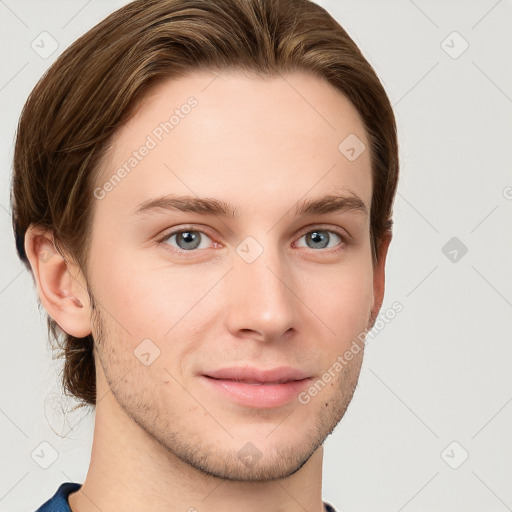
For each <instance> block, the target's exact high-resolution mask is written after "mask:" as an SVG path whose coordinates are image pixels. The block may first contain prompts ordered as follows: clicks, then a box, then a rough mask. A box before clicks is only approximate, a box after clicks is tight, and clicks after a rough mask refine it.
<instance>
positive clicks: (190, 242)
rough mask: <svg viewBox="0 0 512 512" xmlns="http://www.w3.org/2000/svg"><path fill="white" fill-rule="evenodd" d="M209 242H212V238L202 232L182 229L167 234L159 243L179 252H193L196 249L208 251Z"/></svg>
mask: <svg viewBox="0 0 512 512" xmlns="http://www.w3.org/2000/svg"><path fill="white" fill-rule="evenodd" d="M208 240H209V241H210V242H211V241H212V240H211V238H210V237H209V236H208V235H206V234H205V233H203V232H202V231H198V230H196V229H180V230H178V231H172V232H171V233H167V234H166V235H165V237H163V238H161V239H160V240H159V241H160V242H161V243H164V244H166V245H170V246H171V247H173V248H175V249H178V250H179V251H193V250H195V249H208V248H209V247H210V245H209V244H208Z"/></svg>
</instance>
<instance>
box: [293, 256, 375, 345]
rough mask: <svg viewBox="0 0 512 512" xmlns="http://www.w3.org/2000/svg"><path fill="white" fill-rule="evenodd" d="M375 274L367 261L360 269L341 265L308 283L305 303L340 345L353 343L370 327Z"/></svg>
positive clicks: (357, 266) (309, 279)
mask: <svg viewBox="0 0 512 512" xmlns="http://www.w3.org/2000/svg"><path fill="white" fill-rule="evenodd" d="M372 272H373V270H372V266H371V262H370V263H367V262H366V263H365V260H364V259H363V260H360V263H359V264H357V265H346V266H344V265H340V266H339V267H338V268H334V267H331V268H330V269H328V270H326V272H325V273H322V275H311V276H309V278H308V281H307V283H305V287H304V288H303V289H304V292H303V293H304V297H307V299H306V300H305V302H306V303H307V304H308V305H309V306H310V308H311V310H312V311H313V312H314V313H315V314H316V315H317V317H318V318H319V319H321V321H322V322H323V323H324V324H325V325H326V326H328V327H329V329H330V331H332V332H334V333H335V339H336V340H337V341H338V342H343V343H347V342H348V343H350V341H351V340H352V339H353V338H355V337H357V336H358V335H359V334H360V333H361V332H362V331H364V330H365V329H366V328H367V327H368V322H369V317H370V313H371V309H372V305H373V273H372ZM333 339H334V338H333Z"/></svg>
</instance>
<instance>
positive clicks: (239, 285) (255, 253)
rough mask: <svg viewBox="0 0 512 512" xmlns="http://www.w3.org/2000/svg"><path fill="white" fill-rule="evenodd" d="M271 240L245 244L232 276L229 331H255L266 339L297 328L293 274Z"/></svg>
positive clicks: (237, 257) (235, 260) (278, 248)
mask: <svg viewBox="0 0 512 512" xmlns="http://www.w3.org/2000/svg"><path fill="white" fill-rule="evenodd" d="M260 239H262V238H261V237H260ZM271 240H272V236H266V237H265V239H264V241H263V243H260V242H259V241H257V240H256V239H255V238H253V237H247V238H246V239H245V240H243V241H242V242H241V243H240V244H239V245H238V246H237V248H236V255H235V258H234V269H233V271H232V272H230V279H231V281H232V282H231V283H230V288H231V290H232V295H231V299H230V302H229V312H228V318H229V327H230V329H231V330H233V331H240V330H251V331H256V332H258V333H259V334H260V335H261V336H262V337H263V338H265V339H269V338H272V337H275V336H280V335H281V334H284V333H285V332H286V331H288V330H289V329H290V328H291V327H296V319H297V318H298V316H297V315H298V313H297V311H296V310H297V307H298V305H297V304H298V303H297V299H296V297H295V296H294V293H293V288H294V284H293V282H292V280H293V275H292V272H290V267H289V266H288V264H287V262H286V255H284V254H283V253H282V251H281V249H280V247H279V246H278V244H277V243H275V242H271Z"/></svg>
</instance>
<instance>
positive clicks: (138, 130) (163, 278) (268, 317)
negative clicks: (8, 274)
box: [25, 71, 390, 512]
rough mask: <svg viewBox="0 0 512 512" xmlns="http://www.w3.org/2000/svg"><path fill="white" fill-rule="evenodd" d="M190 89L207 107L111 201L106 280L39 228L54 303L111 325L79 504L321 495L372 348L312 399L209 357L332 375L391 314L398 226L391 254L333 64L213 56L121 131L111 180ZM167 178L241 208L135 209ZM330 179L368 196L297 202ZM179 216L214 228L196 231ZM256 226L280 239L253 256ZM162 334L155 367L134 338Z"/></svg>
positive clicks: (288, 502) (103, 334)
mask: <svg viewBox="0 0 512 512" xmlns="http://www.w3.org/2000/svg"><path fill="white" fill-rule="evenodd" d="M283 78H285V79H283ZM212 80H213V81H212ZM290 85H293V88H292V87H290ZM294 89H296V90H297V91H300V94H298V93H297V92H296V91H295V90H294ZM190 96H194V97H195V98H196V99H197V101H198V104H197V106H196V107H195V108H194V109H193V110H192V111H191V112H190V113H189V114H188V115H187V116H185V117H184V118H183V119H180V122H179V125H178V126H176V127H175V128H174V129H173V130H172V132H171V133H169V134H167V135H166V136H165V137H164V138H163V140H162V141H161V142H159V143H158V145H157V146H156V147H155V148H154V149H151V151H150V152H149V154H148V155H147V156H146V157H145V158H143V159H142V160H141V161H140V163H138V165H137V166H136V168H134V169H133V170H132V171H131V172H130V174H128V175H127V176H126V177H125V178H124V179H123V180H122V181H121V182H120V183H118V184H117V185H116V186H115V187H113V189H112V190H111V191H110V192H108V193H107V194H106V195H105V197H104V198H103V199H101V200H98V199H94V200H93V207H94V219H93V229H92V240H91V249H90V254H89V259H88V263H87V281H86V276H85V275H84V274H82V273H81V272H80V271H79V269H78V267H77V266H76V265H74V264H73V263H72V260H71V259H70V258H66V259H64V258H63V257H62V256H61V255H60V254H59V253H57V252H55V249H54V247H53V245H52V243H51V242H50V239H51V234H49V233H45V232H42V231H40V230H37V229H34V228H32V229H30V230H29V231H28V232H27V235H26V239H25V246H26V250H27V254H28V257H29V260H30V262H31V265H32V268H33V270H34V276H35V280H36V284H37V288H38V293H39V297H40V299H41V302H42V304H43V306H44V307H45V309H46V310H47V311H48V313H49V314H50V315H51V316H52V317H53V318H54V319H55V321H56V322H57V323H58V324H59V326H60V327H61V328H62V329H63V330H64V331H65V332H67V333H70V334H73V335H74V336H77V337H84V336H86V335H87V334H89V333H91V332H92V334H93V336H94V338H95V361H96V373H97V382H96V386H97V397H98V399H97V406H96V418H95V429H94V439H93V448H92V455H91V463H90V467H89V471H88V474H87V478H86V480H85V482H84V483H83V486H82V488H81V490H80V491H78V492H75V493H73V494H71V495H70V498H69V503H70V506H71V509H72V510H73V511H74V512H97V511H98V510H101V511H102V512H114V511H118V510H144V509H145V508H147V506H148V504H150V505H151V509H152V510H153V511H154V512H163V511H166V512H174V511H176V512H177V511H187V510H190V511H192V510H193V509H192V508H191V507H194V508H195V509H196V510H197V511H198V512H209V511H218V510H223V511H225V512H234V511H235V510H236V511H239V510H240V504H241V503H243V504H244V506H243V508H244V511H247V512H256V511H257V512H261V511H262V510H273V511H283V512H284V511H286V512H299V511H300V512H303V511H304V510H308V511H311V512H320V511H322V510H323V506H322V496H321V487H322V457H323V446H322V443H323V442H324V441H325V438H326V437H327V436H328V435H329V434H330V433H331V432H332V431H333V429H334V428H335V426H336V425H337V424H338V422H339V421H340V420H341V418H342V417H343V415H344V413H345V410H346V408H347V406H348V404H349V402H350V400H351V398H352V394H353V392H354V389H355V386H356V384H357V379H358V376H359V372H360V367H361V362H362V355H363V350H361V351H360V352H359V353H358V354H356V355H355V356H354V357H353V359H352V360H351V361H347V362H346V365H344V366H343V370H342V371H338V372H335V376H334V378H332V379H331V380H330V382H329V383H328V384H327V385H325V387H324V388H323V389H322V390H321V391H320V392H318V394H317V395H316V396H313V397H311V400H310V401H309V402H308V403H307V404H303V403H301V402H300V401H299V400H297V399H293V400H291V401H289V402H287V403H285V404H284V405H281V406H279V407H273V408H255V407H250V406H246V405H245V406H244V405H240V404H238V403H234V402H233V401H232V400H230V399H229V398H227V397H226V396H224V395H222V394H220V393H218V392H216V391H215V390H213V389H211V388H210V387H209V386H207V385H206V384H205V382H204V379H203V378H201V373H202V372H205V371H207V370H212V369H219V368H223V367H228V366H245V365H250V366H254V367H257V368H262V369H269V368H275V367H277V366H283V365H284V366H292V367H294V368H299V369H301V370H304V371H306V372H307V373H308V374H309V375H310V376H311V378H312V381H313V382H315V381H317V380H318V379H320V378H321V376H322V375H323V374H324V372H326V371H328V370H329V368H332V367H333V364H334V363H335V361H336V360H337V358H338V356H340V355H342V354H343V353H344V352H345V351H346V350H347V349H348V348H349V347H350V345H351V343H352V341H353V340H354V339H356V338H357V336H358V335H359V334H360V333H361V332H363V331H364V330H365V329H366V328H368V327H369V326H370V325H371V321H372V319H374V318H375V317H376V316H377V314H378V311H379V309H380V307H381V304H382V300H383V296H384V267H385V260H386V254H387V249H388V245H389V242H390V236H387V237H385V238H384V239H383V240H382V245H381V250H380V259H379V261H378V262H377V263H376V264H375V265H373V264H372V252H371V245H370V235H369V226H370V224H369V223H370V218H369V212H370V205H371V197H372V178H371V171H370V154H369V150H368V149H366V150H365V151H364V152H363V153H362V154H361V155H360V156H359V157H358V158H357V159H356V160H355V161H349V160H348V159H347V158H346V157H345V156H344V155H343V154H342V153H341V152H340V151H339V150H338V145H339V144H340V142H341V141H342V140H343V139H344V138H345V137H347V136H348V135H349V134H355V135H356V136H357V137H358V138H359V139H360V140H361V141H363V143H364V144H365V145H366V147H367V148H368V140H367V136H366V134H365V131H364V127H363V124H362V121H361V118H360V117H359V115H358V113H357V111H356V109H355V108H354V107H353V106H352V105H351V104H350V102H349V101H348V100H347V99H345V98H344V97H343V96H342V95H341V94H340V93H339V92H337V91H336V90H335V89H334V88H332V87H331V86H330V85H329V84H328V83H327V82H325V81H324V80H322V79H320V78H317V77H314V76H311V75H309V74H305V73H302V72H293V73H286V74H283V77H276V78H271V79H265V80H263V79H261V78H255V77H251V76H247V75H244V74H241V73H238V72H236V73H222V74H219V75H218V76H216V75H215V74H213V73H210V72H206V71H203V72H196V73H193V74H190V75H188V76H186V77H181V78H179V79H174V80H170V81H166V82H164V83H161V84H159V85H158V86H157V87H156V88H155V89H154V90H152V91H151V93H150V94H149V95H148V96H147V97H146V98H145V99H144V101H143V103H142V105H141V106H140V108H139V109H138V111H137V114H136V115H135V116H134V117H133V118H132V119H130V120H129V121H128V122H127V123H126V124H125V125H124V126H123V127H121V128H120V129H119V131H118V132H117V133H116V136H115V139H114V144H113V147H112V149H111V151H110V153H109V155H108V158H107V159H106V160H105V162H104V165H103V169H102V175H101V176H100V177H99V178H98V184H99V186H102V185H103V184H104V183H105V181H106V180H107V179H108V178H109V177H110V176H111V175H112V174H113V173H114V172H115V170H116V169H118V168H119V166H121V165H122V163H123V162H125V161H126V160H127V158H129V156H130V155H131V154H132V152H133V151H134V150H136V149H137V148H139V147H140V146H141V145H142V144H144V141H145V140H146V138H147V136H148V135H149V134H151V133H152V131H153V130H154V128H155V127H156V126H158V125H159V123H160V122H162V121H163V120H165V119H168V117H169V115H170V114H172V112H173V111H174V109H175V108H177V107H179V106H180V105H183V104H184V103H186V101H187V98H189V97H190ZM305 99H306V100H307V101H305ZM167 194H172V195H173V196H185V195H186V196H191V197H193V198H197V197H200V198H215V199H217V200H219V201H224V202H226V203H229V204H230V205H232V206H233V207H234V208H236V209H237V216H236V217H232V216H226V217H222V216H220V215H212V214H208V215H204V214H201V213H197V212H180V211H171V210H165V209H159V210H154V211H152V212H151V213H146V214H139V215H137V214H135V213H134V211H135V210H136V209H137V207H138V205H140V204H141V203H143V202H145V201H148V200H151V199H154V198H156V197H160V196H164V195H167ZM326 195H335V196H338V197H341V196H347V197H355V196H357V198H359V199H360V200H361V201H362V203H363V204H364V206H365V208H366V212H365V211H363V210H361V209H355V208H352V209H350V208H348V209H344V210H341V211H335V212H331V213H309V214H306V215H302V216H296V215H295V208H296V206H297V205H299V204H301V203H302V202H303V201H304V200H313V199H317V198H319V197H322V196H326ZM170 228H173V229H175V230H177V231H179V230H180V229H181V232H182V233H183V232H192V233H193V235H194V236H195V238H193V240H198V241H200V245H198V246H197V248H193V249H190V238H187V239H180V237H179V236H172V234H171V233H169V231H171V229H170ZM312 232H319V235H318V234H317V236H316V238H311V233H312ZM337 232H338V233H339V234H340V235H341V236H343V237H345V241H343V240H342V238H339V237H338V235H337ZM308 234H309V235H308ZM165 236H166V238H164V237H165ZM247 237H252V238H253V239H254V240H255V241H256V242H257V244H258V245H259V247H261V248H262V253H261V254H260V255H259V256H258V257H257V258H256V259H255V260H254V261H253V262H251V263H248V262H247V261H246V260H244V258H243V257H241V255H240V254H243V253H240V252H237V247H239V244H241V242H243V241H244V240H245V239H246V238H247ZM187 242H188V245H187ZM324 242H325V243H324ZM251 243H252V242H251ZM242 247H249V246H244V245H242ZM250 247H252V249H250V250H254V247H256V246H250ZM180 249H181V250H182V251H181V253H179V252H178V251H179V250H180ZM41 254H46V255H48V254H50V255H51V257H47V256H46V257H44V258H42V257H41ZM87 283H88V286H89V288H90V290H91V293H92V295H93V296H94V300H95V303H96V306H97V310H96V315H92V314H91V303H90V300H89V296H88V294H87V291H86V284H87ZM72 297H74V299H72ZM76 299H78V300H79V301H81V302H82V304H83V307H80V304H79V303H78V302H77V301H76ZM145 339H150V340H151V342H152V343H154V345H155V346H156V347H158V349H159V350H160V355H159V357H157V358H156V359H155V360H154V361H153V362H152V363H151V364H150V365H148V366H146V365H144V364H142V363H141V361H140V360H139V359H138V358H137V357H136V356H135V355H134V351H136V349H137V347H138V346H139V345H140V343H141V342H142V340H145ZM306 389H307V388H306ZM247 443H251V446H254V447H255V448H256V449H257V451H258V453H259V457H254V458H253V460H252V461H249V462H248V461H247V460H243V459H242V458H241V457H240V450H241V449H242V448H243V447H244V445H246V444H247Z"/></svg>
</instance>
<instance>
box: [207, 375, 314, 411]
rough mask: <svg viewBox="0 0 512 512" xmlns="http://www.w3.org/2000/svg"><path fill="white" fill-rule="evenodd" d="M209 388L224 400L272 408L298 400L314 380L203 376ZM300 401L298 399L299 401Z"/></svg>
mask: <svg viewBox="0 0 512 512" xmlns="http://www.w3.org/2000/svg"><path fill="white" fill-rule="evenodd" d="M202 378H203V381H204V382H205V383H206V385H207V387H208V390H209V391H210V392H212V393H213V394H214V395H215V396H216V397H220V398H221V399H222V400H226V399H227V400H229V401H230V402H233V403H235V404H237V405H239V406H243V407H250V408H254V409H272V408H277V407H282V406H284V405H286V404H290V402H293V401H294V400H295V401H297V398H298V395H299V394H300V393H301V391H303V390H304V389H305V388H306V387H307V386H309V385H310V382H311V381H312V379H311V378H309V377H308V378H304V379H298V380H289V379H280V380H273V381H267V382H261V381H258V380H251V379H225V378H215V377H211V376H208V375H203V376H202ZM297 402H298V401H297Z"/></svg>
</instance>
